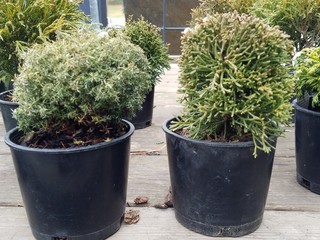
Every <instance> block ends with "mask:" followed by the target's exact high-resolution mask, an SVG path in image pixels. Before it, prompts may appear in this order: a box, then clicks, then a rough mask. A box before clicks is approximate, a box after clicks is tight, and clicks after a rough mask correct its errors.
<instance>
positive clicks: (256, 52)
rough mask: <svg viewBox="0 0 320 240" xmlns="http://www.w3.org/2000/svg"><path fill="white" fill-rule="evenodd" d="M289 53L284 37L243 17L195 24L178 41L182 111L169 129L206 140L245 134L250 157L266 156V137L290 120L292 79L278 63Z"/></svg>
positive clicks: (232, 138) (230, 15)
mask: <svg viewBox="0 0 320 240" xmlns="http://www.w3.org/2000/svg"><path fill="white" fill-rule="evenodd" d="M291 51H292V43H291V41H289V40H288V36H287V35H285V34H283V33H282V32H281V31H280V30H278V29H277V28H272V27H269V26H268V25H267V24H265V23H264V22H263V21H261V20H259V19H257V18H254V17H251V16H249V15H239V14H237V13H225V14H214V15H212V16H210V17H206V18H204V19H203V20H198V22H197V24H196V25H195V27H194V28H191V29H190V31H188V32H187V33H186V34H185V36H184V37H183V39H182V55H181V58H180V63H179V65H180V71H181V72H180V84H181V86H182V88H181V93H182V98H181V102H182V103H183V106H184V109H183V112H182V115H181V117H180V118H179V120H178V121H177V122H176V124H175V125H174V126H173V127H172V129H173V130H179V129H180V130H181V129H183V132H185V133H187V135H188V136H189V137H191V138H195V139H204V140H212V141H237V137H235V136H239V139H241V136H243V135H244V134H251V135H252V137H253V141H254V143H255V154H256V153H257V152H256V151H257V149H262V150H263V151H265V152H269V151H270V148H271V145H270V141H271V140H270V137H271V136H279V135H280V134H281V133H282V129H281V127H280V123H286V122H288V120H289V119H290V111H291V104H290V103H289V100H290V98H291V96H292V92H293V81H292V79H291V78H290V77H289V74H288V68H287V67H285V65H284V63H287V62H288V61H290V52H291Z"/></svg>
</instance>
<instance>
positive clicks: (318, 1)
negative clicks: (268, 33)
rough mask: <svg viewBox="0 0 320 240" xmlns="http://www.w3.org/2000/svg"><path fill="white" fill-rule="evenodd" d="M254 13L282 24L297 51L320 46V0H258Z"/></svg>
mask: <svg viewBox="0 0 320 240" xmlns="http://www.w3.org/2000/svg"><path fill="white" fill-rule="evenodd" d="M252 14H254V15H255V16H257V17H259V18H262V19H266V20H267V21H268V23H269V24H271V25H278V26H280V29H281V30H282V31H284V32H286V33H287V34H288V35H289V36H290V38H291V39H292V40H293V41H294V44H295V48H296V50H297V51H300V50H302V49H303V48H306V47H307V48H310V47H317V46H320V0H303V1H301V0H257V1H256V2H255V4H254V5H253V11H252Z"/></svg>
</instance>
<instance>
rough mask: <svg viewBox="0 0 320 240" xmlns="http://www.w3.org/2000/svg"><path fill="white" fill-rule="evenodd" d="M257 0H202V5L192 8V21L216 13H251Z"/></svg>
mask: <svg viewBox="0 0 320 240" xmlns="http://www.w3.org/2000/svg"><path fill="white" fill-rule="evenodd" d="M254 1H255V0H200V5H199V6H198V7H197V8H195V9H193V10H192V13H191V15H192V22H194V21H195V20H196V19H197V18H204V17H206V16H208V15H212V14H214V13H228V12H234V11H236V12H238V13H249V11H250V8H251V7H252V5H253V3H254Z"/></svg>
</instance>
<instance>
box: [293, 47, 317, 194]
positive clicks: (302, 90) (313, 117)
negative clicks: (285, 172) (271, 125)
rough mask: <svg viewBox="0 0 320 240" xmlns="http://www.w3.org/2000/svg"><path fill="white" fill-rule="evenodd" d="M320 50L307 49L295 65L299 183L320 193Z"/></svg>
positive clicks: (296, 140)
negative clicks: (319, 155)
mask: <svg viewBox="0 0 320 240" xmlns="http://www.w3.org/2000/svg"><path fill="white" fill-rule="evenodd" d="M319 77H320V48H319V47H317V48H305V49H303V50H302V51H301V55H300V56H299V57H298V58H297V61H296V65H295V74H294V80H295V86H296V94H297V100H295V101H294V107H295V144H296V166H297V181H298V183H300V184H301V185H302V186H304V187H306V188H307V189H309V190H310V191H312V192H315V193H317V194H320V176H319V170H320V162H319V160H318V159H319V157H318V154H319V153H318V151H319V148H320V141H319V131H320V99H319V95H320V84H319V83H320V82H319Z"/></svg>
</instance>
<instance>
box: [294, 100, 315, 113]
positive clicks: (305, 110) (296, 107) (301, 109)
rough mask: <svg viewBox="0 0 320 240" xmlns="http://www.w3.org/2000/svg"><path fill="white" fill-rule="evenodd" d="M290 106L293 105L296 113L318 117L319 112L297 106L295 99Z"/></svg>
mask: <svg viewBox="0 0 320 240" xmlns="http://www.w3.org/2000/svg"><path fill="white" fill-rule="evenodd" d="M292 104H293V106H294V108H295V110H298V111H300V112H303V113H306V114H311V115H313V116H317V117H320V112H316V111H312V110H310V109H307V108H304V107H301V106H299V104H298V100H297V99H294V100H293V102H292Z"/></svg>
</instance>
